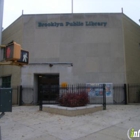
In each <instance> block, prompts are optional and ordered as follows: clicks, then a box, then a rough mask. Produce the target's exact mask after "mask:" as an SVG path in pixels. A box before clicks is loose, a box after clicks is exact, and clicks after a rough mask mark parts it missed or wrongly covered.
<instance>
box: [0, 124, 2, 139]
mask: <svg viewBox="0 0 140 140" xmlns="http://www.w3.org/2000/svg"><path fill="white" fill-rule="evenodd" d="M0 140H2V138H1V126H0Z"/></svg>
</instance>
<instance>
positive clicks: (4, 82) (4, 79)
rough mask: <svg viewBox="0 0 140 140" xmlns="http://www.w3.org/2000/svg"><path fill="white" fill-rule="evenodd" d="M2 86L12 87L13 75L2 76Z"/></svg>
mask: <svg viewBox="0 0 140 140" xmlns="http://www.w3.org/2000/svg"><path fill="white" fill-rule="evenodd" d="M2 87H11V76H6V77H2Z"/></svg>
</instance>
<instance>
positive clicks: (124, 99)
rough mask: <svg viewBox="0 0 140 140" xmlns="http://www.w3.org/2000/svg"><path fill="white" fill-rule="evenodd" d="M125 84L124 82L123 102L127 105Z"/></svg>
mask: <svg viewBox="0 0 140 140" xmlns="http://www.w3.org/2000/svg"><path fill="white" fill-rule="evenodd" d="M126 88H127V86H126V84H124V102H125V105H127V89H126Z"/></svg>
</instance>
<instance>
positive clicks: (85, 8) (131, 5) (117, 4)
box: [3, 0, 140, 28]
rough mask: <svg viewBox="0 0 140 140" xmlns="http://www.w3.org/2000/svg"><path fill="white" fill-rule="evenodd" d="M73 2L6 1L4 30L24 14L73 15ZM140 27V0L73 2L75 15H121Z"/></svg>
mask: <svg viewBox="0 0 140 140" xmlns="http://www.w3.org/2000/svg"><path fill="white" fill-rule="evenodd" d="M71 1H72V0H4V13H3V28H6V27H7V26H9V25H10V24H11V23H12V22H13V21H15V20H16V19H17V18H18V17H19V16H21V14H22V10H23V11H24V14H41V13H43V14H48V13H49V14H50V13H71ZM121 8H123V12H124V14H126V15H127V16H128V17H130V18H131V19H132V20H134V21H135V22H136V23H137V24H139V25H140V22H139V19H140V0H73V12H74V13H114V12H117V13H120V12H121Z"/></svg>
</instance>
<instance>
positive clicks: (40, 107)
mask: <svg viewBox="0 0 140 140" xmlns="http://www.w3.org/2000/svg"><path fill="white" fill-rule="evenodd" d="M40 93H41V96H40V106H39V110H40V111H42V99H43V95H42V94H43V92H40Z"/></svg>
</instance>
